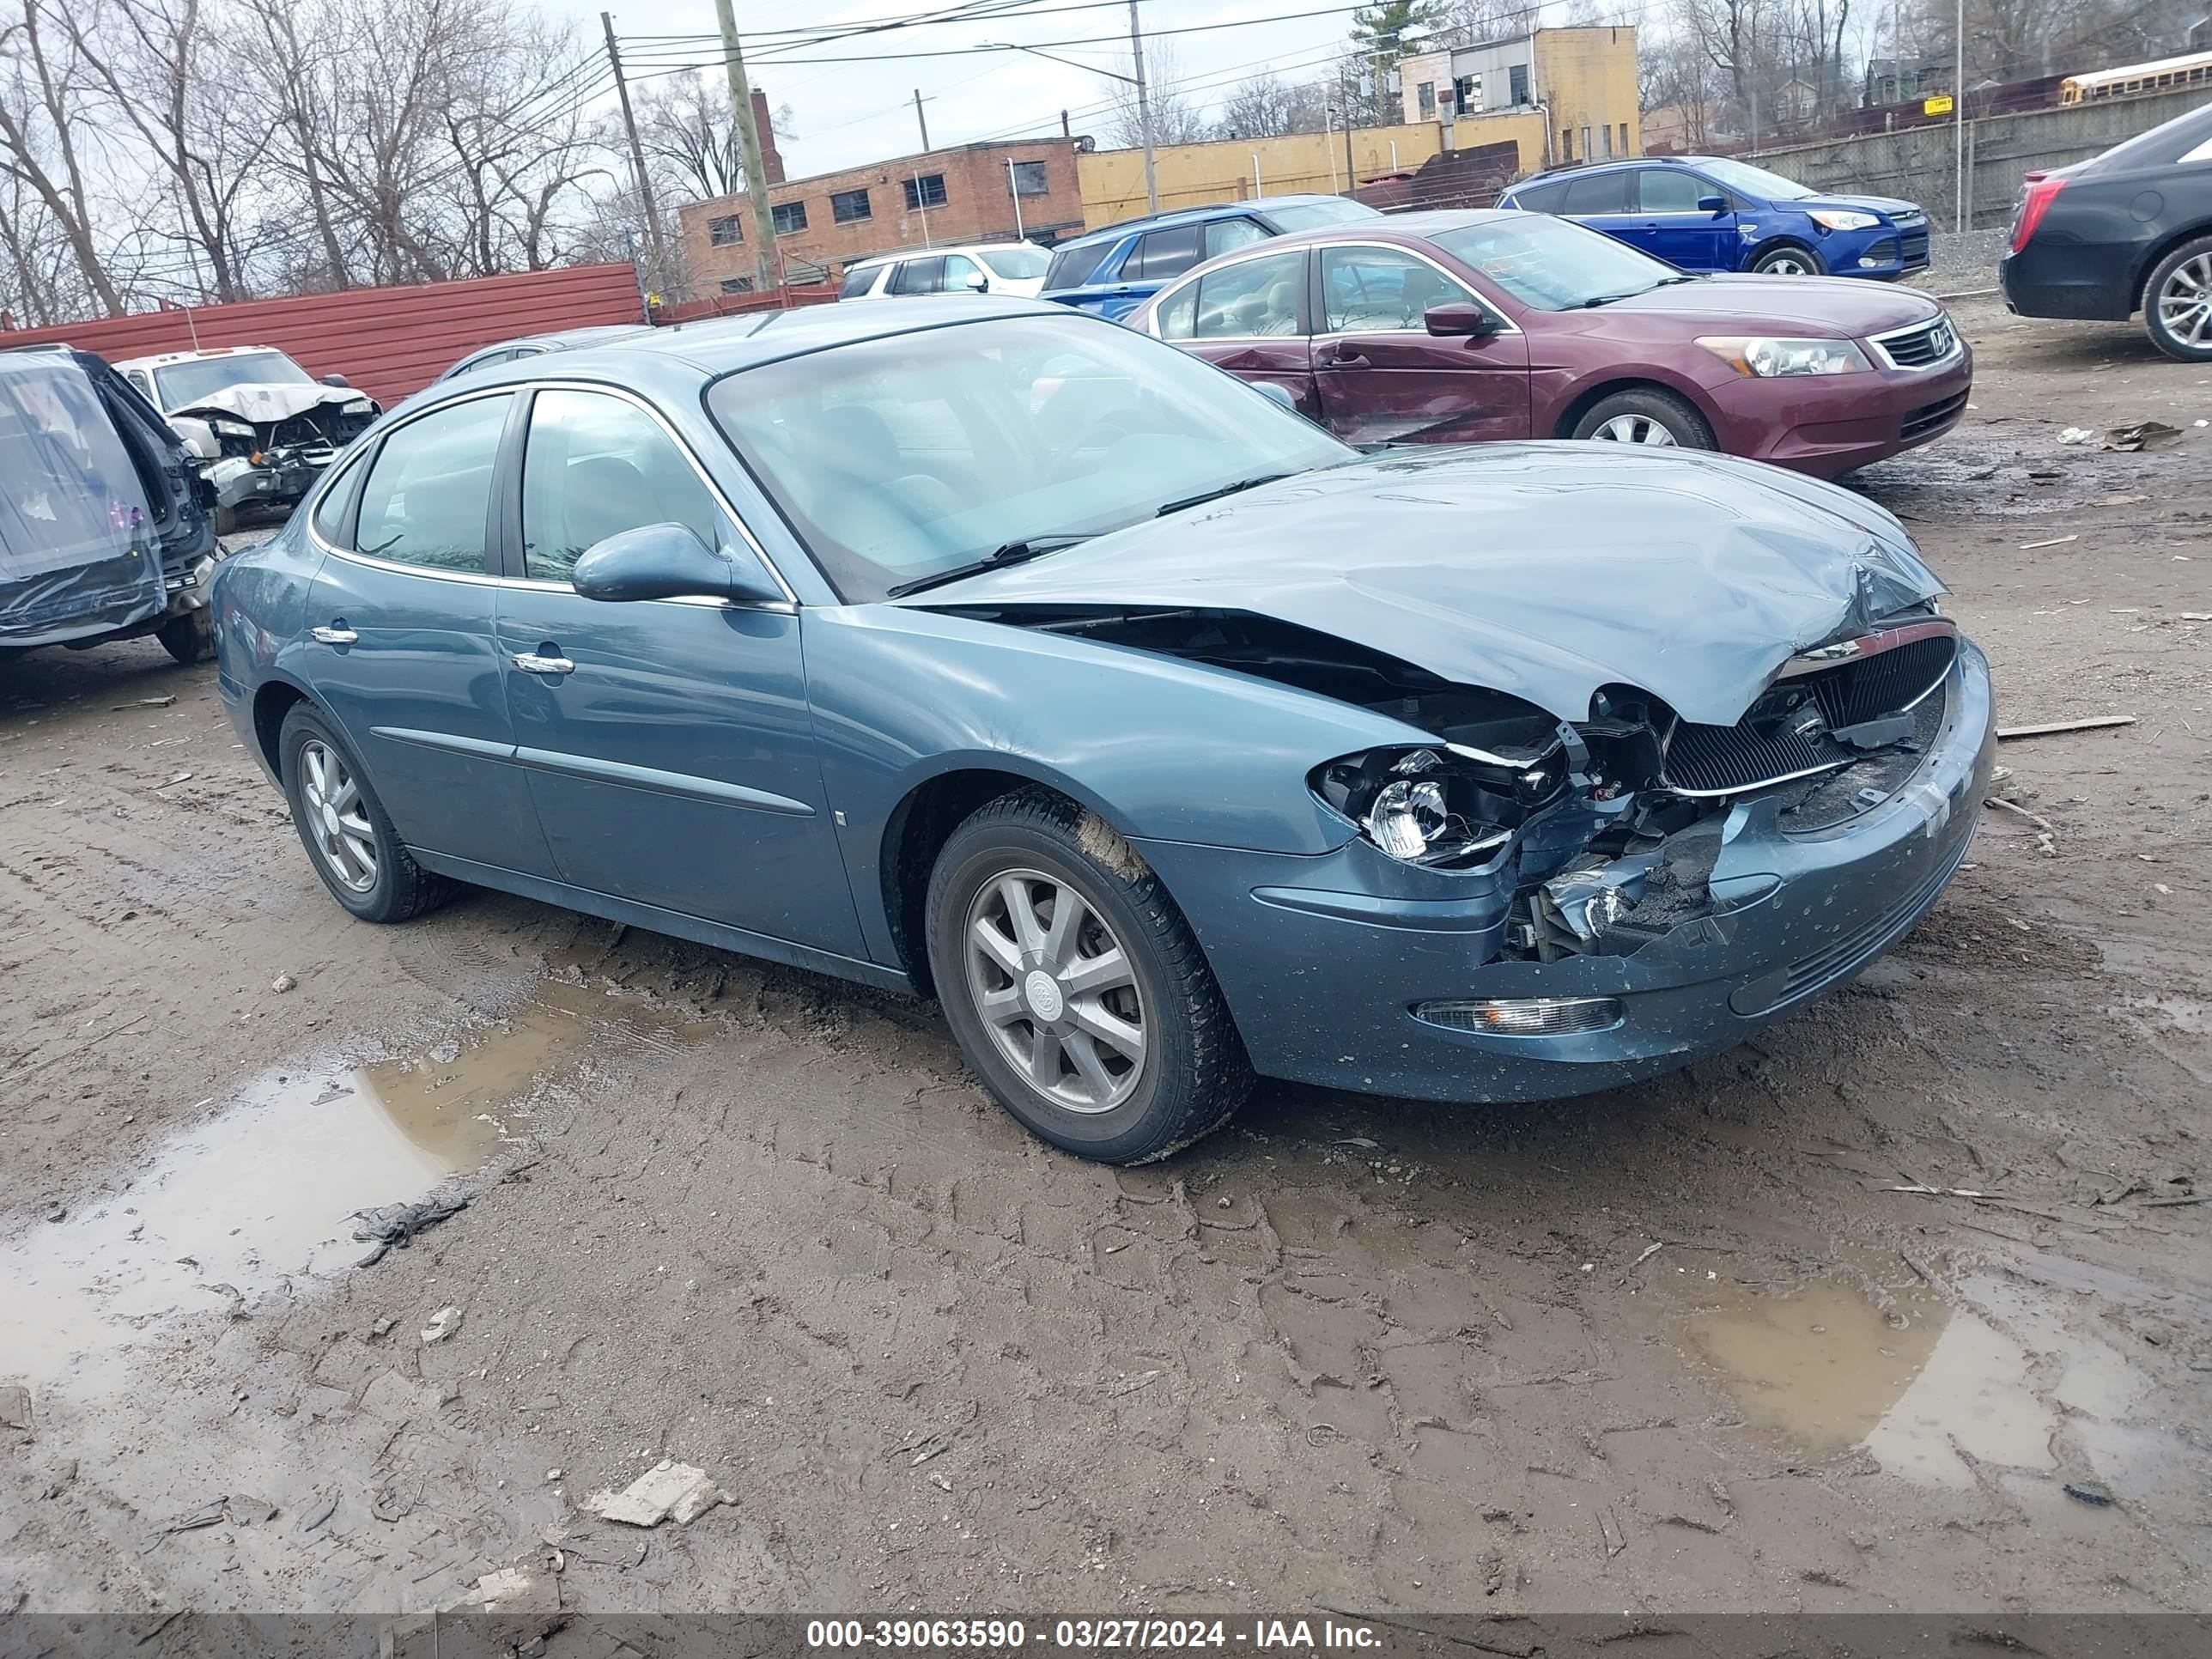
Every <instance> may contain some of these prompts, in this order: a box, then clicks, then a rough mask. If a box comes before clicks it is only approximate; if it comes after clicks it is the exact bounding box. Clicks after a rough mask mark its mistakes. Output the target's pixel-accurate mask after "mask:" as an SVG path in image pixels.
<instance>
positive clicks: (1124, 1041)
mask: <svg viewBox="0 0 2212 1659" xmlns="http://www.w3.org/2000/svg"><path fill="white" fill-rule="evenodd" d="M963 956H964V957H965V959H966V962H967V968H968V994H969V997H970V998H971V999H972V1000H973V1001H974V1004H975V1012H976V1013H977V1014H978V1015H979V1016H981V1019H982V1022H983V1029H984V1030H985V1031H986V1032H987V1033H988V1034H989V1036H990V1039H991V1042H993V1043H994V1045H995V1046H996V1047H997V1048H998V1050H999V1052H1000V1054H1001V1055H1002V1056H1004V1057H1005V1059H1006V1062H1007V1064H1009V1065H1010V1066H1012V1067H1013V1069H1014V1071H1015V1073H1017V1074H1018V1075H1019V1076H1020V1077H1022V1078H1024V1079H1026V1080H1027V1082H1028V1083H1029V1085H1030V1088H1032V1089H1034V1090H1035V1091H1036V1092H1037V1093H1038V1094H1040V1095H1042V1096H1043V1097H1045V1098H1046V1099H1048V1100H1049V1101H1050V1102H1052V1103H1053V1104H1054V1105H1056V1106H1060V1107H1061V1108H1063V1109H1066V1110H1068V1111H1071V1112H1083V1113H1097V1112H1109V1111H1111V1110H1113V1109H1115V1107H1117V1106H1119V1105H1121V1103H1123V1102H1125V1101H1127V1099H1128V1098H1129V1097H1130V1096H1131V1095H1133V1093H1135V1092H1136V1089H1137V1085H1139V1083H1140V1082H1142V1081H1143V1079H1144V1075H1145V1067H1146V1060H1147V1056H1148V1054H1149V1052H1150V1047H1149V1042H1148V1033H1147V1030H1146V1018H1145V1006H1144V1000H1143V998H1142V996H1141V995H1140V994H1139V991H1138V988H1137V977H1136V973H1135V970H1134V969H1133V968H1132V967H1131V965H1130V963H1129V958H1128V956H1127V953H1126V952H1125V951H1123V950H1122V948H1121V940H1120V939H1118V938H1116V937H1115V933H1114V930H1113V928H1112V927H1110V926H1109V925H1108V923H1107V921H1106V919H1105V917H1104V916H1103V915H1100V914H1099V913H1098V911H1097V909H1096V908H1094V907H1093V906H1092V905H1091V903H1090V902H1088V901H1087V900H1085V898H1084V896H1082V895H1081V894H1080V893H1079V892H1077V891H1076V890H1074V888H1073V887H1072V886H1070V885H1069V884H1067V883H1066V882H1065V881H1062V880H1061V879H1060V878H1059V877H1057V876H1048V875H1046V874H1044V873H1042V872H1040V871H1036V870H1008V871H1005V872H1001V873H1000V874H998V875H995V876H994V877H992V878H990V880H989V881H987V883H985V884H984V885H983V888H982V890H981V891H980V892H978V893H977V894H976V895H975V898H974V899H973V900H971V901H970V902H969V906H968V921H967V931H966V934H965V937H964V948H963Z"/></svg>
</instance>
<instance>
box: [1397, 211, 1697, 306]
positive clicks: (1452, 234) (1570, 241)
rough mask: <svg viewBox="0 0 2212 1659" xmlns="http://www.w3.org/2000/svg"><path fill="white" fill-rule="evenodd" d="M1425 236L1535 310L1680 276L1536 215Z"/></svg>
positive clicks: (1618, 294)
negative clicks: (1429, 236)
mask: <svg viewBox="0 0 2212 1659" xmlns="http://www.w3.org/2000/svg"><path fill="white" fill-rule="evenodd" d="M1429 240H1431V241H1432V242H1434V243H1435V244H1436V245H1437V246H1438V247H1440V248H1442V249H1443V251H1444V252H1447V253H1449V254H1450V255H1451V256H1452V257H1453V258H1456V259H1458V260H1459V261H1460V262H1461V263H1462V264H1468V265H1471V266H1473V267H1474V269H1475V270H1479V271H1480V272H1481V273H1482V274H1483V275H1484V276H1487V277H1488V278H1489V279H1490V280H1491V281H1492V282H1493V283H1497V284H1498V287H1500V288H1502V289H1504V290H1505V291H1506V292H1507V293H1508V294H1510V295H1512V296H1513V297H1514V298H1515V299H1516V300H1518V301H1521V302H1522V304H1523V305H1531V306H1534V307H1536V308H1537V309H1538V310H1539V311H1572V310H1574V309H1576V308H1577V307H1580V306H1586V305H1588V304H1589V303H1590V301H1593V300H1620V299H1626V297H1627V296H1628V295H1632V294H1642V293H1644V291H1645V290H1646V289H1654V288H1656V287H1658V286H1659V284H1660V283H1663V282H1665V281H1666V280H1667V279H1668V278H1669V277H1670V276H1680V275H1681V274H1682V273H1681V272H1680V271H1679V270H1675V269H1674V266H1672V265H1670V264H1662V262H1661V261H1659V260H1657V259H1654V258H1651V257H1650V255H1648V254H1643V253H1638V252H1637V251H1636V250H1635V249H1634V248H1632V247H1630V246H1627V245H1626V244H1625V243H1621V242H1616V241H1614V240H1613V238H1612V237H1610V236H1607V235H1605V234H1601V232H1598V231H1595V230H1586V229H1584V228H1583V227H1582V226H1580V225H1578V224H1575V223H1573V222H1571V221H1570V220H1566V219H1553V218H1551V217H1548V216H1546V215H1544V214H1541V213H1528V214H1518V215H1516V216H1514V217H1512V218H1510V219H1492V220H1491V221H1489V222H1486V223H1484V224H1480V225H1468V226H1467V227H1466V228H1463V229H1461V230H1445V231H1439V232H1437V234H1435V235H1433V236H1431V238H1430V239H1429Z"/></svg>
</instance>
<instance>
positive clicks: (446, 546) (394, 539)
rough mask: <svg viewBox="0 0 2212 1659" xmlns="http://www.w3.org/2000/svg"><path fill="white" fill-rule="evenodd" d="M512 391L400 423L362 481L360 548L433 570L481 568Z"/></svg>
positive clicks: (357, 540)
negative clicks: (495, 466)
mask: <svg viewBox="0 0 2212 1659" xmlns="http://www.w3.org/2000/svg"><path fill="white" fill-rule="evenodd" d="M513 402H514V398H513V394H512V393H507V392H502V393H501V395H499V396H498V397H495V398H470V399H468V400H467V401H466V402H465V403H458V404H447V406H446V407H445V408H443V409H436V410H431V411H430V413H428V415H424V416H420V417H418V418H417V419H415V420H412V421H410V422H407V424H406V425H404V426H403V427H399V428H396V429H395V430H394V431H393V432H392V435H391V436H390V437H388V438H386V440H385V441H384V447H383V448H382V449H380V450H379V451H378V452H377V456H376V459H375V460H374V462H373V463H371V464H370V466H369V470H368V481H367V482H366V483H363V484H362V494H361V522H360V524H359V525H358V526H356V529H355V532H354V547H355V549H356V551H358V552H361V553H364V554H367V555H368V556H370V557H372V558H378V559H388V560H390V561H392V562H393V563H395V564H413V565H421V566H422V567H423V568H426V569H432V570H466V571H482V570H483V569H484V568H485V558H484V550H485V548H486V546H487V545H488V541H487V534H486V528H485V520H486V519H487V517H488V516H489V512H490V509H491V477H492V463H493V461H494V459H496V457H497V456H498V453H499V440H500V435H501V432H503V431H504V430H505V429H506V428H507V410H508V409H509V408H510V407H511V406H512V405H513Z"/></svg>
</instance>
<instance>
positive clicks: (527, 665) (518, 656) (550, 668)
mask: <svg viewBox="0 0 2212 1659" xmlns="http://www.w3.org/2000/svg"><path fill="white" fill-rule="evenodd" d="M507 660H508V661H509V662H511V663H513V665H515V666H516V667H517V668H520V670H521V671H523V672H524V673H526V674H573V673H574V672H575V671H576V665H575V664H574V663H572V662H570V661H569V660H568V659H567V658H566V657H541V656H539V655H538V653H536V652H534V651H518V652H516V653H514V654H513V656H511V657H509V658H508V659H507Z"/></svg>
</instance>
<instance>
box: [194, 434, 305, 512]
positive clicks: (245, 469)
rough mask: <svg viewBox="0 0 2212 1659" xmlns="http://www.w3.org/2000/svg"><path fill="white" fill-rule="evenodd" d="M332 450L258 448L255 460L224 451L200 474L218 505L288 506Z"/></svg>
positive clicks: (300, 493) (298, 495)
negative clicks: (226, 453)
mask: <svg viewBox="0 0 2212 1659" xmlns="http://www.w3.org/2000/svg"><path fill="white" fill-rule="evenodd" d="M333 453H334V452H332V451H331V449H329V448H327V447H316V448H307V447H295V448H292V449H270V450H264V451H262V452H261V459H260V461H259V463H258V464H257V463H256V462H254V461H253V460H252V459H251V458H249V457H247V456H244V455H226V456H224V457H223V458H222V459H221V460H216V461H210V462H209V463H208V464H207V465H206V466H205V467H204V468H203V469H202V476H203V477H205V478H206V479H207V481H208V483H209V486H210V488H211V489H214V491H215V499H216V505H217V506H219V507H247V506H252V505H254V504H257V503H258V504H260V505H264V506H268V507H283V506H287V505H289V503H291V502H293V501H298V500H299V499H300V498H301V496H303V495H306V494H307V491H308V489H309V488H310V487H312V486H313V483H314V482H315V480H316V479H317V478H319V477H322V474H323V469H324V468H325V467H326V466H328V465H330V464H331V455H332V454H333Z"/></svg>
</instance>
